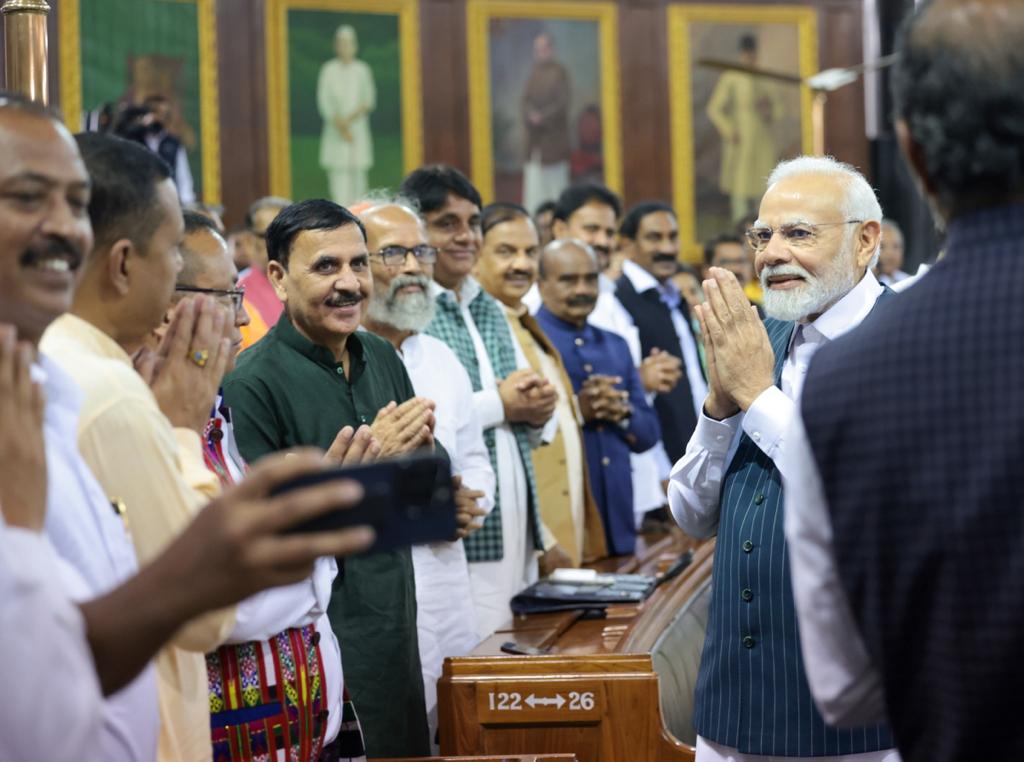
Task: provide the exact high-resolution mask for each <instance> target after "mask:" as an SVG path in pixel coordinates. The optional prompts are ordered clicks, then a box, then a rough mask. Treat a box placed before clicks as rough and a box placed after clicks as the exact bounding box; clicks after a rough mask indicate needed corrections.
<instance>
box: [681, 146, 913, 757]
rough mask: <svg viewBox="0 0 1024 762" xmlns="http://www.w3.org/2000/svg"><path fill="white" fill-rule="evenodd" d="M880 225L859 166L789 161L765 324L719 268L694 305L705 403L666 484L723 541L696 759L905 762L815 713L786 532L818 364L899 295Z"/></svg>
mask: <svg viewBox="0 0 1024 762" xmlns="http://www.w3.org/2000/svg"><path fill="white" fill-rule="evenodd" d="M881 219H882V210H881V208H880V207H879V204H878V201H877V200H876V198H875V194H874V191H872V189H871V186H870V185H868V183H867V181H866V180H865V179H864V177H863V176H862V175H861V174H860V173H859V172H857V170H856V169H854V168H853V167H850V166H848V165H846V164H841V163H839V162H837V161H835V160H834V159H829V158H823V157H800V158H797V159H793V160H791V161H787V162H783V163H781V164H779V166H778V167H776V169H775V171H774V172H773V173H772V175H771V177H770V178H769V180H768V190H767V192H766V193H765V195H764V198H763V199H762V201H761V207H760V214H759V217H758V219H757V221H756V222H755V223H754V225H753V227H751V228H750V229H749V230H748V231H747V237H748V239H749V240H750V244H751V247H752V248H753V249H754V251H755V252H756V260H755V267H756V270H757V274H758V277H759V278H760V280H761V284H762V286H763V287H764V309H765V312H766V313H767V314H768V315H769V319H768V320H767V321H765V322H764V323H762V322H761V320H760V319H759V318H758V315H757V312H756V308H755V307H754V306H752V305H751V304H750V302H749V301H748V300H747V297H746V295H745V294H744V293H743V289H742V287H741V286H740V283H739V281H737V279H736V276H735V275H733V273H731V272H729V271H728V270H724V269H722V268H718V267H712V268H710V269H709V270H708V274H709V277H708V279H707V280H706V281H705V282H704V293H705V296H706V298H707V301H706V302H705V303H704V304H701V305H699V306H698V307H697V310H696V311H697V315H698V317H699V319H700V321H701V327H702V329H703V331H702V332H703V335H704V341H705V348H706V353H707V354H706V356H707V366H708V386H709V390H708V396H707V398H706V399H705V400H704V406H703V410H702V413H701V416H700V418H699V419H698V422H697V428H696V430H695V431H694V434H693V437H692V438H691V439H690V442H689V444H688V445H687V448H686V454H685V455H684V456H683V457H682V458H681V459H680V460H679V461H678V462H677V463H676V464H675V467H674V468H673V469H672V475H671V478H670V482H669V505H670V507H671V509H672V513H673V515H674V516H675V519H676V521H677V522H678V523H679V525H680V526H681V527H682V528H683V529H684V530H685V531H686V532H687V533H688V534H689V535H691V536H692V537H698V538H703V537H712V536H716V535H717V538H718V539H717V542H716V545H715V562H714V578H713V583H712V600H711V609H710V619H709V622H708V629H707V637H706V639H705V642H704V652H703V655H702V658H701V665H700V675H699V677H698V679H697V691H696V708H695V713H694V727H695V728H696V730H697V734H698V737H697V760H698V762H718V761H721V760H745V761H750V760H758V761H760V760H764V759H765V758H767V757H771V758H772V759H775V758H778V757H785V758H789V757H818V756H829V757H831V758H838V759H843V760H858V762H869V761H872V762H881V761H882V760H885V761H886V762H892V761H893V760H896V759H897V758H898V756H897V754H896V752H895V751H894V750H892V749H891V748H890V747H891V746H892V738H891V736H890V734H889V732H888V730H887V729H886V728H885V727H884V726H882V725H873V726H871V727H860V728H856V729H853V730H837V729H835V728H830V727H828V726H827V725H826V723H825V721H824V720H823V719H822V717H821V715H820V714H819V713H818V712H817V711H816V710H815V709H813V705H812V701H811V695H810V689H809V687H808V683H807V674H806V671H805V668H804V662H803V659H802V658H801V651H800V645H801V644H800V638H799V637H798V635H797V622H796V612H795V609H794V604H793V592H792V588H791V579H790V576H791V575H790V571H789V563H788V557H787V552H786V543H785V538H784V536H783V532H782V499H783V491H782V478H783V477H784V476H786V465H787V463H786V458H785V456H786V444H787V440H786V437H785V436H784V433H785V431H786V427H787V426H788V424H789V423H790V421H791V420H792V419H793V418H794V417H795V416H796V415H797V400H799V398H800V392H801V387H802V385H803V378H804V374H805V373H806V370H807V365H808V362H809V361H810V358H811V356H812V355H813V354H814V352H815V351H816V350H817V349H818V348H819V347H821V346H824V345H827V344H828V343H829V342H831V341H833V340H834V339H836V338H838V337H839V336H840V335H842V334H843V333H846V332H847V331H850V330H851V329H853V328H854V327H856V326H857V325H858V324H859V323H861V322H862V321H863V320H864V319H865V318H866V317H867V316H868V315H869V313H871V312H872V311H873V310H874V309H875V305H876V303H878V302H880V301H882V300H884V299H886V298H888V297H889V296H891V292H889V291H887V290H885V289H883V287H882V286H881V285H879V283H878V281H877V280H875V276H874V275H873V274H872V273H871V269H870V268H871V266H872V265H873V264H874V262H875V260H876V259H877V256H878V244H879V238H880V229H881ZM814 573H816V571H815V572H811V573H810V576H813V575H814ZM808 576H809V575H808V574H804V575H800V576H793V578H792V584H795V585H797V586H799V585H801V584H807V583H808ZM804 646H805V650H806V649H813V648H814V647H815V644H814V643H813V642H812V643H804ZM723 706H731V707H735V709H734V711H731V712H723V711H722V709H721V707H723Z"/></svg>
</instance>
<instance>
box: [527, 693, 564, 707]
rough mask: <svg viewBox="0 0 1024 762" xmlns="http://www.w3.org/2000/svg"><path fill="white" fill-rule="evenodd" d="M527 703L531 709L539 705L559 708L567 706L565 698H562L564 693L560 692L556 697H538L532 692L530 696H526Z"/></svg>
mask: <svg viewBox="0 0 1024 762" xmlns="http://www.w3.org/2000/svg"><path fill="white" fill-rule="evenodd" d="M526 705H527V706H529V707H530V709H533V708H535V707H536V706H538V705H540V706H553V707H555V708H557V709H561V708H562V707H563V706H565V699H564V698H562V694H560V693H559V694H556V695H555V697H554V698H537V697H536V696H534V695H533V694H532V693H531V694H530V695H529V696H527V697H526Z"/></svg>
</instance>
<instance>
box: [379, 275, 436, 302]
mask: <svg viewBox="0 0 1024 762" xmlns="http://www.w3.org/2000/svg"><path fill="white" fill-rule="evenodd" d="M406 286H419V287H420V288H422V289H423V293H424V294H427V293H429V289H430V279H429V278H428V277H426V276H425V275H399V276H398V277H397V278H395V279H394V280H393V281H391V285H390V286H389V287H388V299H389V300H392V299H394V298H395V296H396V295H397V294H398V291H399V290H400V289H403V288H405V287H406Z"/></svg>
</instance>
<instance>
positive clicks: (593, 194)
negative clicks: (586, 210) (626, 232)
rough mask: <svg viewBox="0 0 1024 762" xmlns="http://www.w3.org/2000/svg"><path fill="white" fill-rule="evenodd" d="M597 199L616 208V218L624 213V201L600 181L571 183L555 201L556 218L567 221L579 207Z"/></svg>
mask: <svg viewBox="0 0 1024 762" xmlns="http://www.w3.org/2000/svg"><path fill="white" fill-rule="evenodd" d="M591 201H597V202H599V203H601V204H604V205H606V206H610V207H611V208H612V209H614V210H615V218H616V219H618V218H619V215H621V214H622V202H621V201H620V200H619V197H618V196H617V195H615V194H614V193H612V191H610V190H608V188H606V187H605V186H603V185H600V184H598V183H579V184H577V185H570V186H569V187H568V188H566V189H565V190H564V191H562V193H561V195H560V196H559V197H558V200H557V201H556V202H555V219H556V220H562V221H563V222H565V221H567V220H568V219H569V218H570V217H571V216H572V215H573V212H575V211H576V210H577V209H579V208H580V207H581V206H585V205H586V204H589V203H590V202H591Z"/></svg>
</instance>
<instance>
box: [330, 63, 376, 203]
mask: <svg viewBox="0 0 1024 762" xmlns="http://www.w3.org/2000/svg"><path fill="white" fill-rule="evenodd" d="M316 103H317V109H318V110H319V112H320V118H321V119H323V122H324V124H323V130H322V131H321V133H320V166H321V167H323V168H324V170H325V171H326V172H327V179H328V182H329V184H330V187H331V198H332V199H334V201H335V202H337V203H339V204H351V203H352V202H353V201H356V200H358V199H360V198H362V197H363V196H364V195H365V194H366V191H367V171H368V170H369V169H370V167H372V166H373V137H372V135H371V134H370V112H372V111H373V110H374V108H376V106H377V88H376V86H375V85H374V82H373V72H372V71H371V70H370V67H369V66H367V65H366V63H365V62H363V61H358V60H356V61H350V62H349V63H345V62H343V61H341V60H340V59H338V58H332V59H331V60H330V61H328V62H327V63H325V64H324V65H323V66H322V67H321V68H320V77H319V80H318V81H317V88H316ZM360 109H364V110H365V113H364V114H362V115H361V116H359V117H358V118H356V119H353V120H352V121H351V122H350V123H349V125H348V137H346V136H344V135H342V133H341V131H340V130H339V129H338V128H337V126H336V125H335V123H334V120H335V119H348V118H349V117H351V115H352V114H354V113H355V112H356V111H358V110H360Z"/></svg>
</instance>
